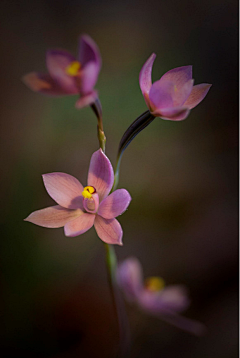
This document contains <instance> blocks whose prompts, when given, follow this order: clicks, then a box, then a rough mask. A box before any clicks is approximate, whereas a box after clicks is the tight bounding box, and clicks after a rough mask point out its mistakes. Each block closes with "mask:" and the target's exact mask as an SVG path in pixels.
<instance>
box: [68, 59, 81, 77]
mask: <svg viewBox="0 0 240 358" xmlns="http://www.w3.org/2000/svg"><path fill="white" fill-rule="evenodd" d="M80 68H81V63H80V62H78V61H73V62H71V63H70V65H68V66H67V67H66V69H65V71H66V73H67V74H68V75H69V76H72V77H75V76H77V75H78V74H79V71H80Z"/></svg>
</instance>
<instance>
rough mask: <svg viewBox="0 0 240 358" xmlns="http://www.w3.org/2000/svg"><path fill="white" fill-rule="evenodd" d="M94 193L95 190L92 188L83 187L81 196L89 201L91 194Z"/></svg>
mask: <svg viewBox="0 0 240 358" xmlns="http://www.w3.org/2000/svg"><path fill="white" fill-rule="evenodd" d="M94 193H96V189H95V188H94V187H93V186H89V185H88V186H85V188H84V189H83V192H82V196H83V197H84V198H86V199H91V198H92V194H94Z"/></svg>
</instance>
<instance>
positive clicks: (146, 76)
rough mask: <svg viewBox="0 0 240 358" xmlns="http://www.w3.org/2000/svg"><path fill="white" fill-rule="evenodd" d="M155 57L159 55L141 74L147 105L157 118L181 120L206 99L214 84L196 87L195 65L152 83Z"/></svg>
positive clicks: (167, 73) (150, 61)
mask: <svg viewBox="0 0 240 358" xmlns="http://www.w3.org/2000/svg"><path fill="white" fill-rule="evenodd" d="M155 58H156V55H155V54H154V53H153V54H152V55H151V56H150V57H149V59H148V60H147V61H146V63H145V64H144V65H143V68H142V69H141V72H140V75H139V84H140V88H141V91H142V94H143V96H144V99H145V102H146V104H147V106H148V108H149V110H150V112H151V114H152V115H154V116H155V117H161V118H162V119H168V120H172V121H181V120H183V119H185V118H186V117H187V116H188V114H189V112H190V110H191V109H192V108H194V107H196V106H197V105H198V104H199V103H200V102H201V101H202V100H203V99H204V97H205V96H206V95H207V93H208V91H209V89H210V87H211V86H212V85H211V84H208V83H201V84H199V85H196V86H193V82H194V81H193V79H192V66H182V67H177V68H174V69H173V70H170V71H168V72H166V73H165V74H164V75H163V76H162V77H161V78H160V80H158V81H156V82H154V83H153V84H152V79H151V76H152V66H153V62H154V60H155Z"/></svg>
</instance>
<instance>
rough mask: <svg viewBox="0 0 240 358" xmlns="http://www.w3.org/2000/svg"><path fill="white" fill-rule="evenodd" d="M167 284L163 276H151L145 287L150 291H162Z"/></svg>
mask: <svg viewBox="0 0 240 358" xmlns="http://www.w3.org/2000/svg"><path fill="white" fill-rule="evenodd" d="M164 286H165V282H164V280H163V279H162V278H161V277H155V276H154V277H149V278H147V279H146V280H145V287H146V288H147V289H148V290H149V291H153V292H157V291H161V290H162V289H163V288H164Z"/></svg>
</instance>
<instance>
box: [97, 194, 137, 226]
mask: <svg viewBox="0 0 240 358" xmlns="http://www.w3.org/2000/svg"><path fill="white" fill-rule="evenodd" d="M131 200H132V198H131V196H130V194H129V192H128V191H127V190H125V189H118V190H116V191H114V192H113V193H112V194H110V195H109V196H107V197H106V198H105V199H104V200H103V201H102V202H101V204H100V206H99V209H98V214H99V215H100V216H102V217H103V218H105V219H113V218H115V217H116V216H118V215H121V214H122V213H123V212H124V211H125V210H126V209H127V207H128V205H129V204H130V201H131Z"/></svg>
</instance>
